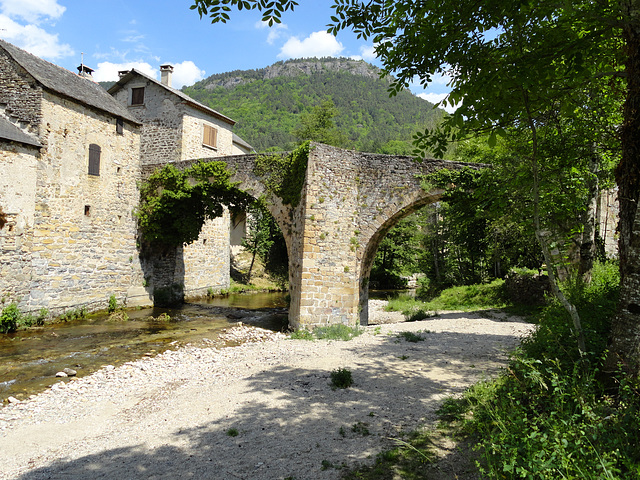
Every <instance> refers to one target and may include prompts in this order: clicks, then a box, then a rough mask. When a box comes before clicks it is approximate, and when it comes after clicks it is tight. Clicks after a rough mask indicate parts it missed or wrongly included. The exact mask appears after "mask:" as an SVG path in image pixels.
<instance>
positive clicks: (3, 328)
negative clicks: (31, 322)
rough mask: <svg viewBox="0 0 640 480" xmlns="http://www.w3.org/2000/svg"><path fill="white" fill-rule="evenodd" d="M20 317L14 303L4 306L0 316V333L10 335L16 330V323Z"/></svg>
mask: <svg viewBox="0 0 640 480" xmlns="http://www.w3.org/2000/svg"><path fill="white" fill-rule="evenodd" d="M21 317H22V315H21V313H20V310H18V306H17V305H16V304H15V303H11V304H9V305H8V306H6V307H5V308H4V309H3V310H2V315H0V333H12V332H15V331H16V330H18V322H20V319H21Z"/></svg>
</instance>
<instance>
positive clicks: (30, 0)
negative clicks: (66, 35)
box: [0, 0, 66, 24]
mask: <svg viewBox="0 0 640 480" xmlns="http://www.w3.org/2000/svg"><path fill="white" fill-rule="evenodd" d="M65 10H66V8H65V7H63V6H62V5H59V4H58V2H57V0H0V11H1V12H2V13H3V14H4V15H6V16H8V17H11V18H16V17H17V18H21V19H23V20H24V21H26V22H27V23H35V24H38V23H40V22H41V21H42V20H43V19H44V18H46V19H56V18H60V17H61V16H62V14H63V13H64V11H65Z"/></svg>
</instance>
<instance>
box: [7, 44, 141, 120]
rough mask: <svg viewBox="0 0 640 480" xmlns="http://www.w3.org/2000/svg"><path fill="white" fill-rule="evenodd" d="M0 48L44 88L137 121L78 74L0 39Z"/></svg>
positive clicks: (106, 94)
mask: <svg viewBox="0 0 640 480" xmlns="http://www.w3.org/2000/svg"><path fill="white" fill-rule="evenodd" d="M0 48H2V49H4V50H5V51H6V52H7V53H8V54H9V55H10V56H11V57H12V58H13V59H14V60H15V61H16V62H17V63H18V64H19V65H20V66H22V68H24V69H25V70H26V71H27V72H28V73H29V74H30V75H31V76H32V77H33V78H34V79H35V80H36V81H37V82H38V83H40V84H41V85H42V86H43V87H44V88H46V89H47V90H51V91H53V92H55V93H58V94H60V95H63V96H65V97H68V98H71V99H73V100H76V101H78V102H80V103H82V104H84V105H87V106H91V107H94V108H97V109H98V110H101V111H103V112H106V113H109V114H111V115H114V116H116V117H122V118H123V119H125V120H128V121H129V122H132V123H136V124H139V123H140V122H139V121H138V120H136V118H135V117H134V116H133V115H131V114H130V113H129V111H128V110H127V109H126V107H124V106H123V105H122V104H120V102H117V101H116V100H115V99H114V98H113V97H112V96H111V95H109V94H108V93H107V92H105V90H104V89H103V88H102V87H101V86H100V85H98V84H97V83H94V82H93V81H91V80H89V79H87V78H83V77H80V76H79V75H76V74H75V73H72V72H70V71H69V70H66V69H64V68H62V67H59V66H57V65H54V64H53V63H49V62H47V61H46V60H42V59H41V58H38V57H36V56H35V55H31V54H30V53H28V52H26V51H24V50H22V49H20V48H18V47H16V46H15V45H12V44H10V43H8V42H5V41H4V40H0Z"/></svg>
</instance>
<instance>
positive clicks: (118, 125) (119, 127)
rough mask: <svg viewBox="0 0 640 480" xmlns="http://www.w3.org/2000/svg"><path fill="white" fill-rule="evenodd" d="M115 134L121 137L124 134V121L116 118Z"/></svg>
mask: <svg viewBox="0 0 640 480" xmlns="http://www.w3.org/2000/svg"><path fill="white" fill-rule="evenodd" d="M116 133H118V134H120V135H122V134H123V133H124V120H123V119H121V118H116Z"/></svg>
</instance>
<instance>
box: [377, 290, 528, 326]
mask: <svg viewBox="0 0 640 480" xmlns="http://www.w3.org/2000/svg"><path fill="white" fill-rule="evenodd" d="M386 309H387V311H396V312H402V314H403V315H404V316H405V320H406V321H408V322H411V321H418V320H425V319H427V318H430V317H437V316H438V312H440V311H443V310H458V311H463V312H471V311H477V310H493V309H506V310H507V311H508V313H511V314H513V315H521V316H528V315H531V314H533V313H535V312H537V311H538V310H539V308H537V307H530V306H523V305H514V304H513V303H511V302H509V301H508V300H506V297H505V291H504V281H503V280H500V279H498V280H494V281H493V282H491V283H484V284H479V285H465V286H459V287H451V288H447V289H446V290H443V291H442V292H440V295H439V296H437V297H435V298H433V299H431V300H428V301H427V300H421V299H419V298H415V297H411V296H408V295H401V296H399V297H398V298H394V299H391V300H389V303H388V305H387V307H386Z"/></svg>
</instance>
